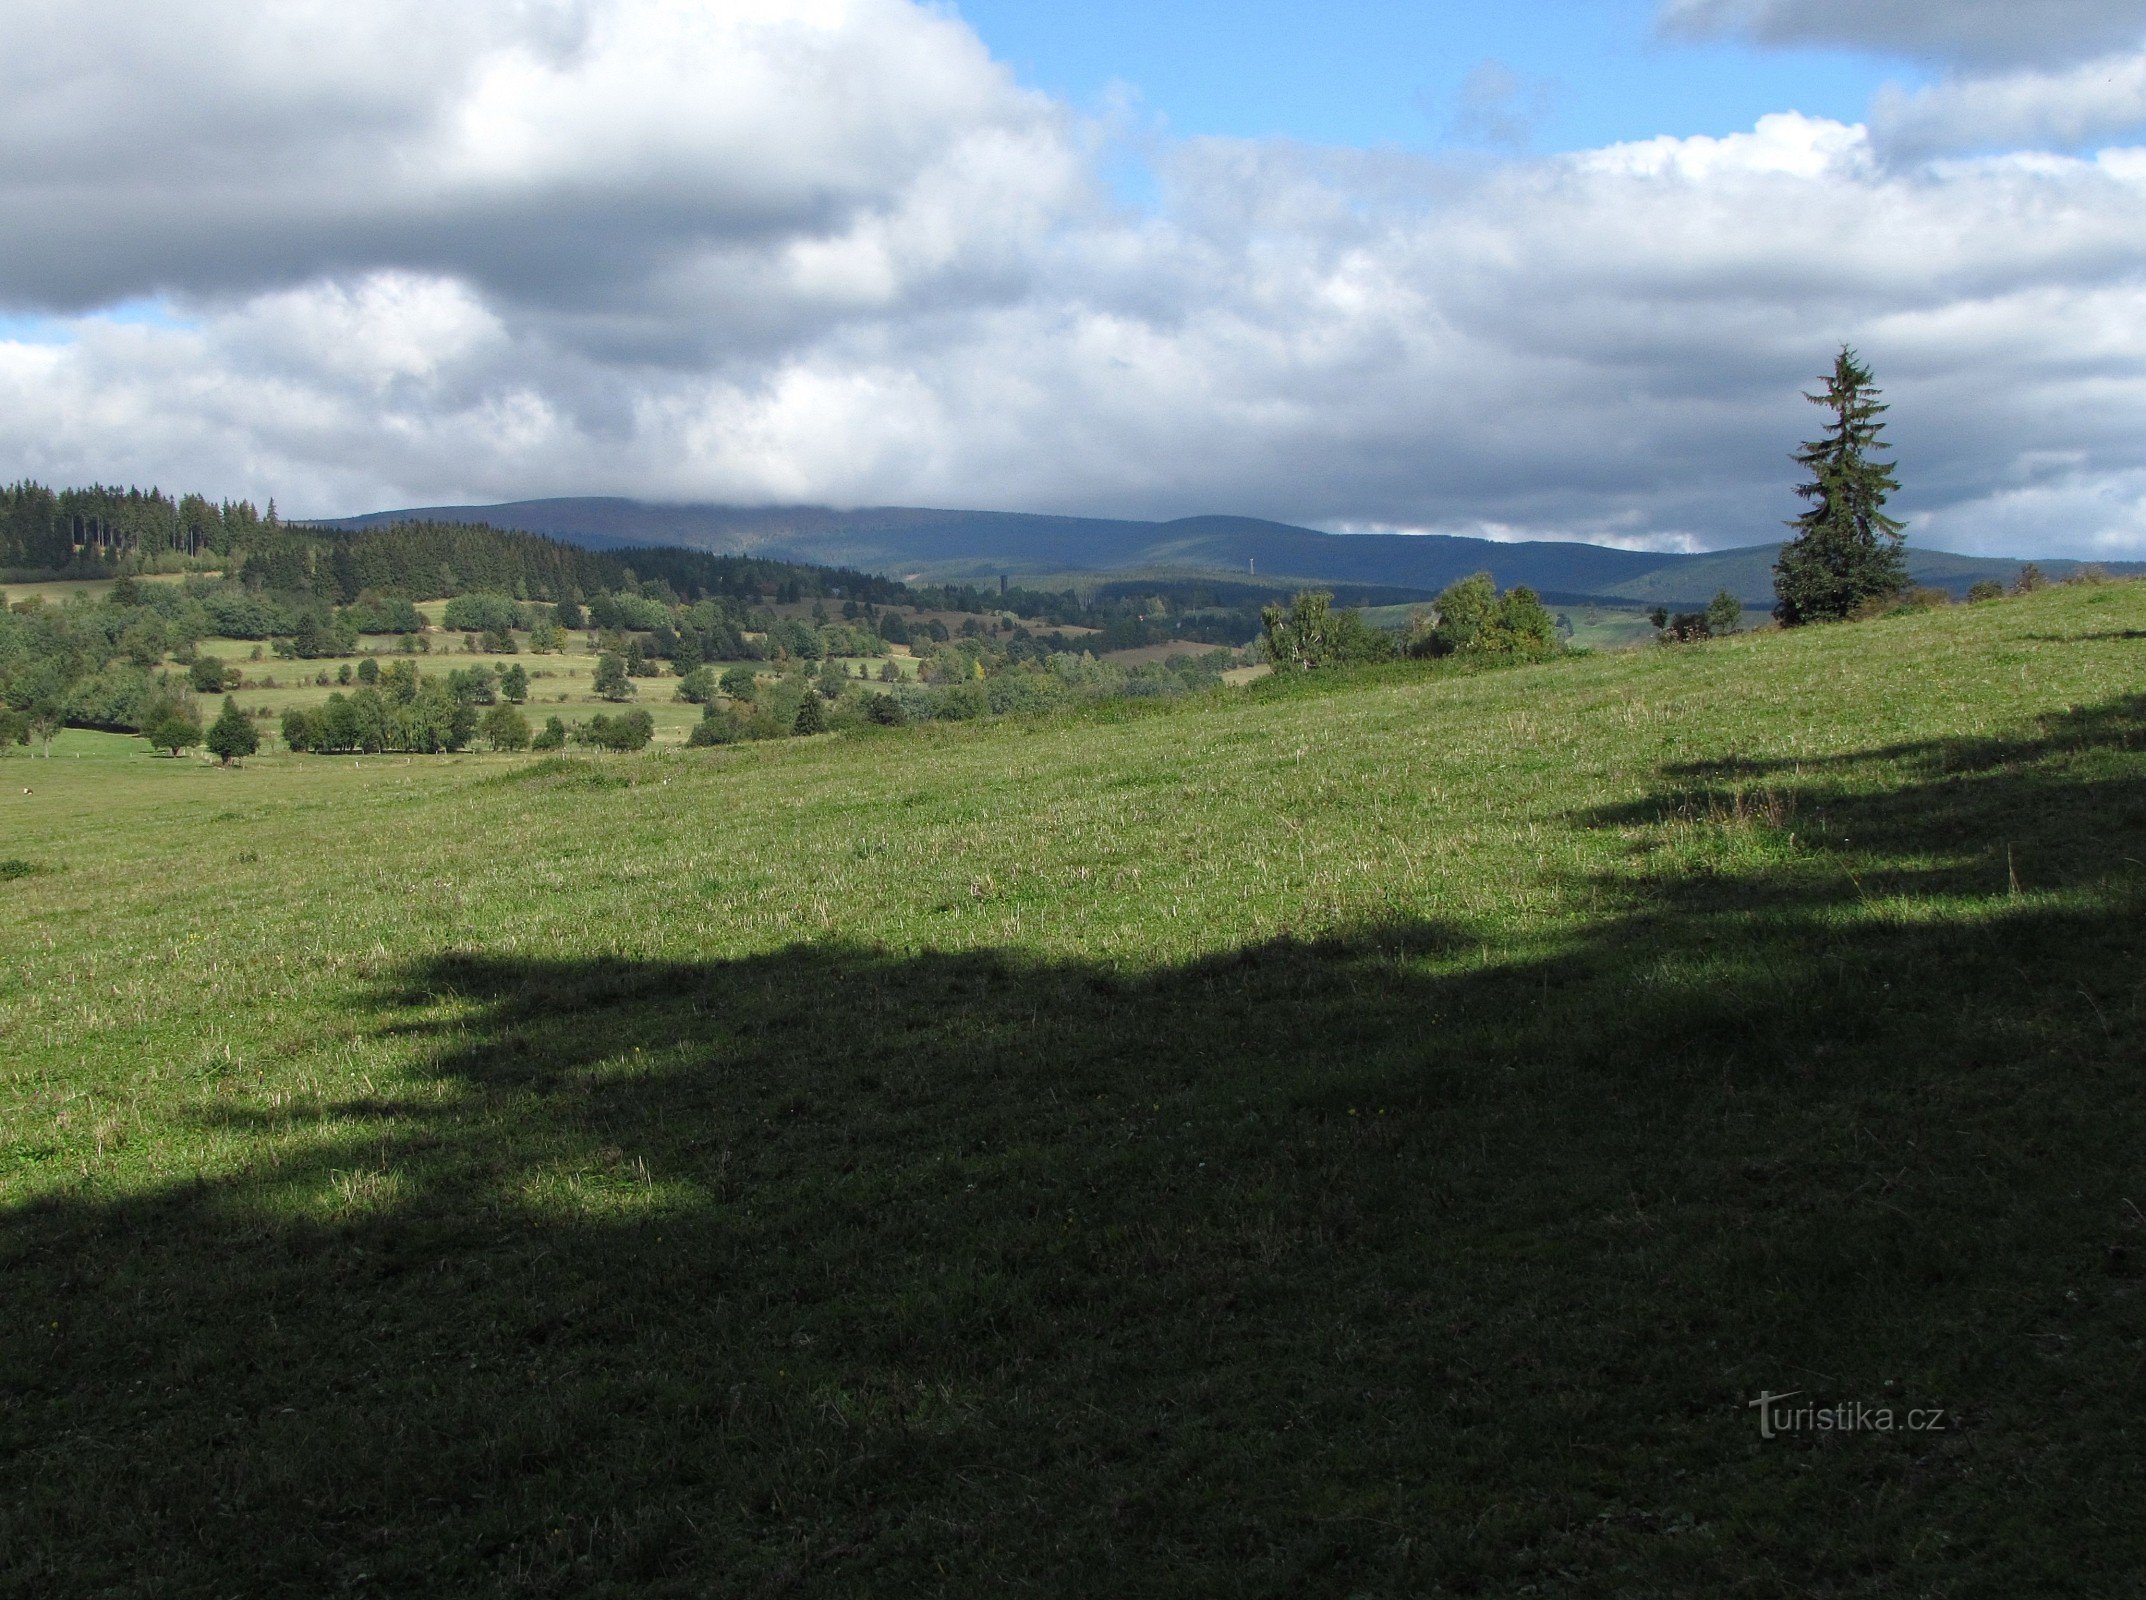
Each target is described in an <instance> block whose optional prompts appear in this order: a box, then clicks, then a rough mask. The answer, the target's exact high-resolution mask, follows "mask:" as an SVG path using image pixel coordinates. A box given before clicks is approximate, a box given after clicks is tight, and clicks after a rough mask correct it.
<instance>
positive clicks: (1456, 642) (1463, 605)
mask: <svg viewBox="0 0 2146 1600" xmlns="http://www.w3.org/2000/svg"><path fill="white" fill-rule="evenodd" d="M1333 602H1334V597H1333V596H1332V595H1331V594H1328V593H1325V592H1323V591H1318V590H1307V591H1306V592H1304V593H1302V594H1299V595H1298V596H1297V597H1296V598H1295V599H1294V600H1293V601H1292V602H1291V603H1290V604H1289V605H1287V606H1280V605H1271V606H1268V607H1267V608H1266V610H1265V611H1264V612H1263V613H1262V614H1261V619H1260V620H1261V623H1262V626H1263V630H1264V631H1263V633H1262V636H1261V639H1260V647H1261V650H1262V652H1263V653H1264V654H1265V656H1266V658H1267V660H1268V662H1269V663H1271V664H1272V665H1273V667H1274V670H1275V671H1277V672H1304V671H1313V670H1316V669H1318V668H1322V667H1341V666H1362V665H1369V664H1372V663H1375V662H1381V661H1392V660H1396V659H1398V658H1403V657H1408V658H1415V659H1419V660H1424V659H1436V658H1439V657H1443V656H1464V657H1473V658H1477V659H1488V660H1509V661H1533V660H1542V659H1545V658H1547V657H1550V656H1553V655H1556V654H1557V653H1558V652H1559V651H1560V650H1562V649H1563V648H1564V645H1563V642H1562V639H1561V637H1560V634H1559V631H1558V626H1557V619H1556V618H1555V617H1554V616H1552V615H1551V614H1550V610H1549V608H1548V607H1547V606H1545V605H1544V604H1543V603H1542V598H1541V597H1540V596H1539V595H1537V594H1536V593H1535V591H1534V590H1533V589H1530V588H1528V587H1526V586H1525V585H1518V586H1515V587H1514V588H1511V589H1507V590H1505V591H1504V592H1503V593H1500V592H1499V590H1498V586H1497V585H1496V584H1495V583H1494V582H1492V580H1491V576H1490V574H1489V573H1487V572H1478V573H1476V574H1474V575H1473V576H1471V577H1466V578H1462V579H1461V580H1460V581H1459V582H1457V583H1452V584H1449V585H1447V586H1446V588H1445V589H1443V590H1442V591H1440V593H1439V595H1438V598H1437V599H1436V600H1434V601H1433V602H1432V603H1431V604H1430V605H1429V606H1426V607H1419V608H1418V609H1417V610H1416V611H1415V612H1413V613H1412V614H1411V615H1410V617H1409V620H1408V622H1407V624H1406V625H1405V626H1404V627H1401V628H1399V629H1386V628H1374V627H1372V626H1371V625H1370V624H1369V623H1368V622H1366V621H1365V620H1364V618H1363V614H1362V613H1361V612H1359V611H1356V610H1354V609H1350V608H1344V609H1341V610H1336V609H1335V607H1334V603H1333Z"/></svg>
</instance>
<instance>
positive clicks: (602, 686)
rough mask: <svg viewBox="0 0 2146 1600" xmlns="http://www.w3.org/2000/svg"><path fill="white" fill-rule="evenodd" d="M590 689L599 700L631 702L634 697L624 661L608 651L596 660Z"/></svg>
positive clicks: (631, 682) (631, 681)
mask: <svg viewBox="0 0 2146 1600" xmlns="http://www.w3.org/2000/svg"><path fill="white" fill-rule="evenodd" d="M592 687H593V688H594V689H595V690H596V695H597V698H598V699H601V700H631V699H632V698H633V696H634V687H633V680H632V679H631V678H629V677H627V676H626V663H625V660H624V659H623V658H622V657H619V656H616V655H613V654H612V653H611V652H610V651H608V650H606V651H605V652H604V653H603V654H602V655H600V656H598V657H597V658H596V681H595V683H594V684H593V685H592Z"/></svg>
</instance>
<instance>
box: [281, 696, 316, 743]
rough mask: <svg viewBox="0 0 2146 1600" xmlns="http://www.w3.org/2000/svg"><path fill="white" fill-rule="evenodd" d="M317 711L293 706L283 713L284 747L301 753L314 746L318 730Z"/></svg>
mask: <svg viewBox="0 0 2146 1600" xmlns="http://www.w3.org/2000/svg"><path fill="white" fill-rule="evenodd" d="M317 715H318V714H317V713H315V712H312V711H308V710H307V709H306V708H305V707H303V706H292V707H290V708H289V709H288V710H286V711H285V712H284V713H283V721H282V730H283V744H284V748H285V749H288V750H295V751H298V752H300V753H301V754H303V753H305V752H307V751H310V750H311V749H312V748H313V735H314V733H315V732H316V731H317V728H318V722H317Z"/></svg>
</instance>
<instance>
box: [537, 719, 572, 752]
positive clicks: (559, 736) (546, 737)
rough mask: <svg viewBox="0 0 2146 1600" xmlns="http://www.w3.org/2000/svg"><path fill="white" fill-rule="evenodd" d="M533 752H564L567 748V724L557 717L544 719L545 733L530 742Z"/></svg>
mask: <svg viewBox="0 0 2146 1600" xmlns="http://www.w3.org/2000/svg"><path fill="white" fill-rule="evenodd" d="M529 748H530V749H532V750H564V749H565V748H566V724H565V723H563V722H561V721H560V720H559V719H558V718H557V717H546V718H545V719H544V728H543V731H542V732H541V733H539V734H537V735H536V737H535V738H533V739H531V740H530V741H529Z"/></svg>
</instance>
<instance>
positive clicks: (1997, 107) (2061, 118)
mask: <svg viewBox="0 0 2146 1600" xmlns="http://www.w3.org/2000/svg"><path fill="white" fill-rule="evenodd" d="M1871 123H1872V126H1873V129H1874V131H1875V133H1876V135H1877V138H1878V140H1879V142H1880V144H1881V145H1882V146H1883V147H1884V149H1885V150H1886V152H1887V154H1888V155H1889V156H1890V157H1892V158H1893V159H1896V160H1910V161H1912V160H1922V159H1927V158H1928V157H1930V156H1933V155H1942V154H1945V153H1947V152H1950V151H1956V150H1978V149H1981V150H1988V149H2010V148H2016V147H2019V146H2055V147H2056V148H2059V149H2077V148H2079V147H2081V146H2084V145H2087V144H2090V143H2092V142H2093V141H2095V140H2097V139H2106V138H2109V137H2112V136H2115V135H2120V134H2126V133H2131V132H2135V131H2138V130H2141V129H2146V51H2142V52H2138V53H2135V54H2125V55H2113V56H2103V57H2099V58H2097V59H2095V60H2092V61H2087V62H2082V63H2081V64H2079V65H2077V66H2073V67H2067V68H2063V69H2061V70H2056V71H2039V70H2029V71H2023V72H2008V73H2001V74H1998V75H1995V76H1991V77H1977V78H1955V79H1948V80H1947V81H1945V82H1943V83H1939V84H1934V85H1932V86H1930V87H1929V88H1925V89H1915V90H1907V89H1901V88H1898V87H1888V88H1886V89H1884V90H1883V91H1881V92H1880V94H1879V96H1878V98H1877V101H1876V103H1875V104H1874V105H1873V106H1872V108H1871Z"/></svg>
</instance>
